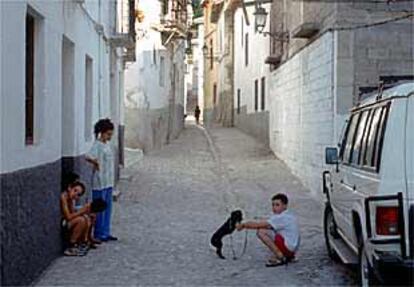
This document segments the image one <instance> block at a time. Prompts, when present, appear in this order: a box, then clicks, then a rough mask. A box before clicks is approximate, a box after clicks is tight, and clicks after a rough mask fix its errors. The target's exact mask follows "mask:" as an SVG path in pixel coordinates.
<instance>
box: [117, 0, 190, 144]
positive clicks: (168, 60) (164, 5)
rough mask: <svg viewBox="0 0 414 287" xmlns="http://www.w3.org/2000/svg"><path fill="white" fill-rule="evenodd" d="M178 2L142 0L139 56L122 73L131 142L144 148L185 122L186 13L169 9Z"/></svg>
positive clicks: (169, 135) (174, 133)
mask: <svg viewBox="0 0 414 287" xmlns="http://www.w3.org/2000/svg"><path fill="white" fill-rule="evenodd" d="M181 2H182V1H177V0H174V1H141V2H140V5H139V9H140V10H141V11H142V13H143V15H144V20H143V22H142V23H140V24H139V25H138V33H137V39H138V40H139V43H140V45H138V46H137V47H136V55H137V62H136V63H134V64H132V65H130V66H128V68H127V70H126V74H125V92H124V101H125V116H126V118H125V119H126V123H127V125H126V134H125V136H126V145H127V146H129V147H132V148H141V149H143V150H144V151H147V150H151V149H154V148H160V147H161V146H162V145H164V144H166V143H168V142H169V141H170V140H171V139H173V138H175V137H176V136H177V135H178V134H179V132H180V130H181V128H182V127H183V123H184V93H185V91H184V90H185V89H184V75H185V72H186V67H185V61H184V60H185V49H186V41H185V33H186V28H185V27H186V26H187V23H186V15H185V20H184V19H181V18H178V17H177V18H176V15H173V13H174V12H173V9H174V7H175V5H180V4H181ZM185 7H186V6H185ZM185 11H186V9H185ZM185 11H184V12H185ZM181 25H183V27H182V26H181ZM174 29H175V30H174Z"/></svg>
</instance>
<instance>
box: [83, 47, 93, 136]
mask: <svg viewBox="0 0 414 287" xmlns="http://www.w3.org/2000/svg"><path fill="white" fill-rule="evenodd" d="M92 105H93V60H92V58H91V57H90V56H88V55H86V56H85V140H86V141H89V140H91V139H92V133H93V132H92V112H93V109H92Z"/></svg>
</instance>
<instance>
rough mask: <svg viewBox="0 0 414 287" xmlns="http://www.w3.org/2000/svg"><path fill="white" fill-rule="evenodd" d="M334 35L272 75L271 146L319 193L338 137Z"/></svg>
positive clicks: (304, 51)
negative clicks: (326, 160) (329, 152)
mask: <svg viewBox="0 0 414 287" xmlns="http://www.w3.org/2000/svg"><path fill="white" fill-rule="evenodd" d="M332 37H333V35H332V33H326V34H325V35H324V36H322V37H321V38H319V39H318V40H316V41H315V42H313V43H312V44H311V45H309V46H308V47H307V48H305V49H304V50H302V51H301V52H300V53H298V54H297V55H296V56H294V57H293V58H291V59H290V60H289V61H287V62H286V63H285V64H283V65H282V66H281V67H280V68H279V69H278V70H276V71H275V72H274V73H273V74H272V75H271V78H270V83H269V85H270V87H269V88H270V93H269V100H270V115H269V117H270V119H269V121H270V126H269V130H270V131H269V137H270V138H269V139H270V147H271V149H272V150H273V152H274V153H275V154H276V156H277V157H278V158H280V159H281V160H283V161H284V162H285V163H286V164H287V165H288V166H289V167H290V168H291V169H292V171H293V173H295V174H296V175H298V176H299V177H300V178H301V180H302V181H303V182H304V183H305V185H307V186H309V187H310V189H311V190H312V191H313V192H317V191H318V190H319V189H320V174H321V171H322V169H323V167H324V149H325V147H326V146H330V145H332V142H333V138H334V130H335V125H334V120H335V119H334V94H333V76H332V75H333V69H334V63H333V58H332V56H333V50H332V49H333V38H332Z"/></svg>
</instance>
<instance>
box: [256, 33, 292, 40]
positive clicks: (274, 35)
mask: <svg viewBox="0 0 414 287" xmlns="http://www.w3.org/2000/svg"><path fill="white" fill-rule="evenodd" d="M259 33H260V34H262V35H263V36H265V37H266V36H269V37H270V38H272V39H274V40H276V41H280V42H289V32H275V33H271V32H266V31H264V32H259Z"/></svg>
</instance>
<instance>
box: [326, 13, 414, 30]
mask: <svg viewBox="0 0 414 287" xmlns="http://www.w3.org/2000/svg"><path fill="white" fill-rule="evenodd" d="M410 17H414V12H409V13H408V14H406V15H403V16H399V17H394V18H391V19H387V20H383V21H379V22H375V23H368V24H363V25H355V26H349V27H333V28H329V29H328V31H347V30H357V29H364V28H370V27H375V26H380V25H385V24H388V23H393V22H397V21H401V20H404V19H408V18H410Z"/></svg>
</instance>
